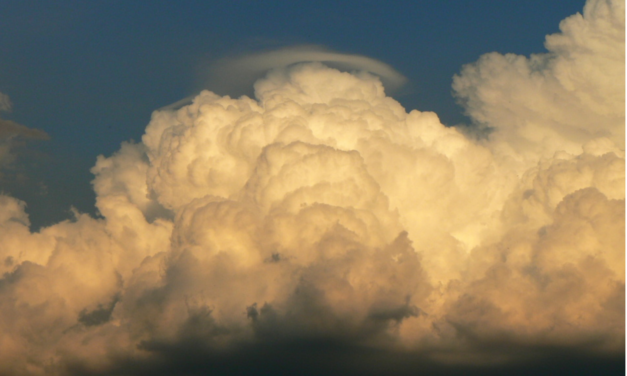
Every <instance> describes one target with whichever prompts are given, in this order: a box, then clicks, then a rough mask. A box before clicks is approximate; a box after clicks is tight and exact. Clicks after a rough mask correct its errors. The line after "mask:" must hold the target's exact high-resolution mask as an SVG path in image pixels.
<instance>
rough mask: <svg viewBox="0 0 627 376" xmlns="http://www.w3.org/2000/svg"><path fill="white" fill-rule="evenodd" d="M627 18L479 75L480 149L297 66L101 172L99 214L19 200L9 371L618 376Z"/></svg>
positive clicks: (367, 88) (1, 208)
mask: <svg viewBox="0 0 627 376" xmlns="http://www.w3.org/2000/svg"><path fill="white" fill-rule="evenodd" d="M624 14H625V11H624V3H623V2H622V1H598V0H590V1H588V3H587V4H586V7H585V8H584V11H583V15H580V14H577V15H574V16H571V17H569V18H567V19H566V20H564V21H563V22H562V23H561V25H560V28H561V33H558V34H555V35H551V36H548V37H547V42H546V46H547V49H548V51H549V52H548V53H545V54H538V55H532V56H531V57H529V58H527V57H522V56H515V55H500V54H497V53H491V54H488V55H485V56H483V57H482V58H480V59H479V61H477V62H476V63H474V64H470V65H468V66H465V67H463V68H462V70H461V73H460V74H459V75H458V76H456V77H455V78H454V83H453V88H454V90H455V92H456V96H457V97H458V99H459V100H460V102H461V103H462V104H463V105H464V106H465V108H466V110H467V112H468V114H469V116H471V117H472V119H473V121H474V122H475V123H474V125H473V126H472V127H469V128H468V129H464V130H460V129H457V128H450V127H445V126H444V125H442V124H441V123H440V121H439V119H438V116H437V115H436V114H435V113H431V112H420V111H418V110H412V111H409V112H407V110H406V109H404V108H403V107H402V106H401V105H400V104H399V103H398V102H397V101H396V100H394V99H393V98H391V97H389V96H387V95H386V89H387V88H388V86H389V83H388V86H385V84H386V83H385V81H386V80H387V81H390V82H392V84H394V83H397V84H400V83H402V81H403V78H402V76H400V75H398V74H397V73H396V72H395V71H394V70H392V69H391V68H389V67H388V66H386V65H384V64H383V63H379V62H376V61H374V60H372V59H367V58H363V57H355V56H347V55H341V54H335V53H333V54H331V53H328V52H323V51H318V52H315V53H313V52H306V53H305V52H302V53H301V54H300V55H298V54H297V55H298V56H297V58H294V59H292V58H285V57H284V55H283V54H284V53H285V51H279V52H277V53H276V54H274V55H272V54H270V55H264V56H265V57H263V58H262V57H256V58H250V59H246V60H245V65H247V66H248V65H250V66H251V67H254V68H255V69H256V70H258V71H259V72H261V71H264V72H266V71H267V73H266V74H265V76H264V77H263V78H261V79H259V80H257V81H256V82H255V83H254V91H255V94H254V98H251V97H248V96H241V97H239V98H232V97H229V96H222V95H218V94H215V93H214V92H211V91H208V90H206V91H202V92H201V93H200V94H198V95H197V96H196V97H194V98H193V99H192V100H191V103H189V104H187V105H181V106H175V107H168V108H163V109H160V110H157V111H155V112H154V113H153V114H152V118H151V120H150V122H149V124H148V126H147V127H146V130H145V133H144V135H143V137H142V139H141V142H138V143H134V142H125V143H123V144H122V146H121V148H120V149H119V150H118V151H117V152H116V153H114V154H113V155H112V156H109V157H105V156H99V157H98V160H97V162H96V165H95V166H94V167H93V169H92V172H93V173H94V175H95V179H94V181H93V186H94V190H95V192H96V197H97V201H96V206H97V208H98V211H99V213H100V214H101V217H100V218H93V217H91V216H89V215H87V214H81V213H78V212H77V213H76V218H75V220H72V221H64V222H61V223H58V224H55V225H52V226H49V227H45V228H42V229H41V230H40V231H38V232H31V231H30V230H29V227H28V216H27V215H26V213H25V203H24V202H21V201H19V200H17V199H15V198H12V197H10V196H7V195H3V196H0V244H1V246H0V273H3V274H2V278H1V279H0V332H2V333H3V335H2V337H0V374H7V375H8V374H11V375H45V374H59V375H71V374H76V375H90V374H91V375H144V374H146V375H148V374H150V375H155V374H156V375H159V374H164V375H165V374H178V375H181V374H189V375H197V374H207V373H216V374H269V373H273V374H295V373H298V374H321V373H322V372H327V373H337V374H363V375H375V374H415V373H416V372H424V373H426V374H434V373H440V374H451V375H453V374H473V373H475V374H487V375H489V374H501V373H503V372H508V373H511V374H516V372H519V373H518V374H528V373H535V374H543V373H544V374H552V373H554V371H555V370H556V369H559V370H560V372H563V371H565V370H566V371H567V372H572V373H573V374H577V372H583V373H585V372H588V371H593V370H594V371H603V372H604V371H607V372H614V371H616V370H618V371H621V370H622V369H623V363H622V359H623V358H622V356H623V353H624V323H625V316H624V315H625V312H624V309H625V300H624V297H625V259H624V257H625V256H624V249H625V248H624V247H625V231H624V230H625V211H624V210H625V203H624V199H625V158H624V138H625V134H624V116H625V114H624ZM288 55H289V56H294V55H293V54H291V53H290V54H288ZM364 59H365V60H364ZM323 61H336V62H344V63H349V64H351V69H354V70H356V72H352V73H351V72H344V71H341V70H338V69H336V68H337V67H329V66H328V65H325V64H324V63H323ZM270 68H272V69H270ZM268 70H269V71H268ZM392 86H393V85H392ZM1 99H2V98H1V97H0V100H1ZM2 103H4V102H2ZM0 130H1V128H0ZM478 135H480V136H478ZM604 367H605V368H604ZM608 367H609V368H608Z"/></svg>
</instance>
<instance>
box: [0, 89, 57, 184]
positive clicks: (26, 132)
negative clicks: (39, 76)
mask: <svg viewBox="0 0 627 376" xmlns="http://www.w3.org/2000/svg"><path fill="white" fill-rule="evenodd" d="M12 106H13V105H12V103H11V100H10V98H9V96H8V95H6V94H3V93H0V112H3V111H4V112H10V111H11V109H12ZM49 138H50V136H48V134H47V133H46V132H44V131H42V130H40V129H33V128H28V127H27V126H24V125H22V124H18V123H16V122H14V121H12V120H5V119H1V118H0V181H1V182H3V184H4V185H5V186H10V185H13V184H14V183H15V182H16V181H18V180H22V181H23V180H25V179H26V176H25V175H24V174H23V173H22V170H23V169H22V167H21V166H20V165H19V163H18V159H19V158H20V157H23V156H25V155H28V154H29V150H28V149H25V148H24V146H25V145H26V143H27V142H28V141H32V140H48V139H49ZM7 175H8V176H7ZM22 183H23V182H22ZM5 189H6V188H5Z"/></svg>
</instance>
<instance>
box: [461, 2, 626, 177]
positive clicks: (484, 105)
mask: <svg viewBox="0 0 627 376" xmlns="http://www.w3.org/2000/svg"><path fill="white" fill-rule="evenodd" d="M560 29H561V31H562V32H561V33H558V34H554V35H549V36H547V39H546V43H545V46H546V48H547V50H548V51H549V52H548V53H545V54H536V55H532V56H531V57H530V58H526V57H524V56H518V55H514V54H506V55H501V54H498V53H490V54H486V55H484V56H482V57H481V58H480V59H479V61H478V62H477V63H474V64H470V65H468V66H465V67H464V69H463V70H462V72H461V74H460V75H458V76H455V78H454V81H453V89H454V90H455V92H456V95H457V97H458V98H459V99H460V101H461V102H462V103H463V104H464V106H465V107H466V110H467V112H468V114H469V115H470V116H471V117H472V118H473V119H474V120H475V121H476V122H477V123H479V124H481V125H484V126H487V127H489V128H493V129H494V132H493V134H492V135H491V137H492V139H493V146H492V147H493V148H495V149H496V150H499V151H500V152H501V153H504V154H506V155H511V154H512V153H514V155H517V156H514V158H516V159H521V158H522V159H523V160H525V159H530V161H529V162H530V163H531V164H533V163H534V160H535V158H536V157H535V156H536V155H537V154H540V155H543V156H546V157H550V156H552V154H553V153H555V152H556V151H560V150H564V151H567V152H570V153H579V152H580V147H581V145H582V144H584V143H585V142H587V141H588V140H591V139H594V138H599V137H607V138H609V139H611V140H612V142H614V143H615V144H616V145H618V146H619V147H621V148H624V138H625V131H624V124H625V115H624V105H625V87H624V80H622V79H621V77H624V76H625V65H624V57H625V3H624V1H620V0H617V1H612V0H594V1H592V0H591V1H588V2H587V3H586V6H585V7H584V10H583V15H581V14H576V15H573V16H571V17H568V18H566V19H565V20H564V21H562V22H561V24H560ZM530 163H526V164H524V168H528V167H530Z"/></svg>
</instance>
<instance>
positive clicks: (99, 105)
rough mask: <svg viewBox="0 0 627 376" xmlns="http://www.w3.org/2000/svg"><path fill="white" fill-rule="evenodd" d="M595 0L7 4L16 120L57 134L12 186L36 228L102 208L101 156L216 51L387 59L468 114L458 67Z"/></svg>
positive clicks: (447, 114)
mask: <svg viewBox="0 0 627 376" xmlns="http://www.w3.org/2000/svg"><path fill="white" fill-rule="evenodd" d="M583 4H584V1H535V0H534V1H514V2H507V3H505V2H490V1H485V2H475V1H473V2H470V1H455V2H446V3H443V2H431V1H418V2H416V1H412V2H402V1H399V2H394V4H392V5H390V4H387V3H383V2H365V3H364V2H351V1H343V2H335V1H318V2H315V3H306V4H301V3H293V4H292V3H288V2H270V3H268V2H255V1H236V2H216V1H206V2H200V1H185V2H167V1H164V2H144V1H123V2H122V1H119V2H116V1H90V2H81V1H54V2H53V1H4V2H2V3H1V4H0V14H1V16H0V17H2V22H0V34H1V35H3V37H2V38H0V49H1V50H2V51H3V56H2V59H1V61H0V92H2V93H4V94H6V95H8V96H9V97H10V99H11V102H12V103H13V106H12V107H13V108H12V111H11V112H10V113H8V114H4V118H6V119H10V120H14V121H15V122H17V123H19V124H23V125H25V126H28V127H30V128H36V129H41V130H43V131H45V132H46V133H47V134H48V135H49V137H50V139H49V140H48V141H45V142H38V143H37V144H36V146H35V150H36V152H37V155H30V154H33V153H29V155H27V156H24V157H22V159H20V160H19V161H17V162H18V163H19V164H20V168H22V169H28V170H29V171H30V172H29V173H28V174H25V175H28V176H29V177H30V180H29V184H27V185H23V184H22V185H16V184H15V183H14V182H6V181H5V182H4V184H3V185H5V187H4V190H5V191H8V192H10V193H11V194H13V195H16V196H17V197H19V198H21V199H23V200H26V201H27V202H29V203H30V205H29V208H28V212H29V213H30V215H31V222H32V223H33V226H34V227H35V228H39V227H40V226H42V225H50V224H52V223H55V222H57V221H59V220H61V219H66V218H70V217H71V213H70V212H69V208H70V206H73V207H75V208H77V209H78V210H80V211H81V212H86V213H92V214H93V213H95V211H94V200H95V198H94V195H93V190H92V188H91V185H90V181H91V180H92V179H93V175H92V174H91V173H90V172H89V169H90V168H91V167H92V166H93V164H94V162H95V158H96V156H97V155H100V154H103V155H110V154H111V153H113V152H114V151H115V150H117V149H118V148H119V146H120V143H121V142H122V141H126V140H129V139H134V140H139V139H140V137H141V135H142V134H143V131H144V128H145V127H146V125H147V124H148V121H149V120H150V114H151V113H152V111H154V110H156V109H158V108H161V107H163V106H166V105H169V104H171V103H174V102H177V101H179V100H180V99H182V98H185V97H188V96H190V95H193V94H195V93H197V92H198V91H199V90H200V89H210V90H216V89H214V88H213V87H209V86H207V80H206V78H207V72H208V71H209V67H210V66H211V64H212V63H213V62H215V61H216V60H219V59H222V58H225V57H228V56H237V55H241V54H246V53H252V52H255V51H260V50H269V49H276V48H281V47H287V46H295V45H317V46H323V47H326V48H328V49H330V50H333V51H337V52H341V53H348V54H357V55H363V56H367V57H371V58H374V59H377V60H380V61H382V62H384V63H387V64H389V65H390V66H392V67H393V68H394V69H396V70H397V71H398V72H400V73H401V74H403V75H405V76H406V77H407V79H408V82H407V85H406V86H405V87H404V88H403V90H401V91H400V92H398V93H396V94H395V96H394V97H395V98H396V99H397V100H399V101H400V103H401V104H402V105H403V106H404V107H405V108H406V109H408V110H411V109H419V110H421V111H434V112H436V113H437V114H438V116H439V117H440V119H441V121H442V122H443V123H444V124H446V125H455V124H459V123H468V122H469V119H468V118H466V117H465V116H464V110H463V108H462V107H460V106H458V105H457V104H456V101H455V98H454V97H453V96H452V90H451V82H452V77H453V75H455V74H457V73H459V71H460V69H461V67H462V66H463V65H464V64H468V63H472V62H473V61H475V60H477V59H478V58H479V56H481V55H482V54H485V53H488V52H493V51H498V52H501V53H517V54H522V55H529V54H531V53H540V52H545V51H546V50H545V48H544V45H543V44H544V37H545V35H547V34H550V33H554V32H556V31H558V30H559V28H558V27H559V22H560V21H561V20H562V19H564V18H565V17H567V16H569V15H571V14H575V13H577V12H581V10H582V8H583ZM251 86H252V85H249V88H248V89H247V90H248V91H244V93H246V94H249V95H250V94H252V90H251V89H250V87H251ZM242 93H243V92H241V90H240V92H238V91H235V92H233V93H230V92H225V93H220V92H218V94H231V95H241V94H242ZM42 208H45V209H43V210H42Z"/></svg>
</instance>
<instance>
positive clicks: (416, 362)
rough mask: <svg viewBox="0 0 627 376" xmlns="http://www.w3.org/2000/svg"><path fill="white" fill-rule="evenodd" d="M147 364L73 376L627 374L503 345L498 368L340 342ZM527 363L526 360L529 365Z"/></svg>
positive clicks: (193, 350)
mask: <svg viewBox="0 0 627 376" xmlns="http://www.w3.org/2000/svg"><path fill="white" fill-rule="evenodd" d="M149 347H150V349H149V351H150V352H151V353H152V354H151V355H150V356H149V357H148V358H145V359H143V360H137V359H130V358H125V357H123V356H122V357H119V358H118V359H117V361H115V365H114V366H112V367H110V368H108V369H105V370H94V369H88V368H87V367H85V366H82V365H81V364H72V365H70V366H69V367H68V371H69V373H70V374H72V375H85V376H114V375H115V376H144V375H146V376H148V375H155V376H160V375H163V376H165V375H180V376H192V375H193V376H200V375H225V376H227V375H228V376H232V375H233V376H234V375H290V376H291V375H303V376H306V375H363V376H378V375H398V376H401V375H402V376H405V375H407V376H409V375H444V376H458V375H460V376H461V375H484V376H497V375H508V376H518V375H520V376H523V375H546V376H549V375H551V376H552V375H574V376H576V375H624V374H625V356H624V354H613V355H607V354H606V355H591V354H590V351H589V349H587V350H588V351H586V349H579V348H558V347H533V348H530V347H526V346H510V345H503V346H502V347H503V349H502V350H501V351H500V352H499V354H498V355H499V356H503V355H506V356H510V357H512V356H514V357H516V358H517V359H519V360H517V361H509V362H507V363H497V364H486V363H485V362H484V363H483V364H476V363H475V364H470V365H469V364H467V363H466V364H462V363H460V362H455V363H453V362H450V363H446V362H438V361H434V360H433V359H432V356H431V355H433V353H431V354H426V353H412V352H394V351H385V350H380V349H372V348H367V347H361V346H355V345H351V344H346V343H342V342H339V341H336V340H325V339H319V340H308V341H292V342H283V343H274V344H267V343H265V344H264V343H260V344H255V345H248V346H244V347H241V348H239V349H238V350H236V351H230V352H224V351H222V352H216V351H211V350H208V349H207V348H206V347H204V346H203V345H202V344H200V343H197V342H195V341H190V342H187V343H179V344H176V345H158V344H153V345H151V346H149ZM523 359H525V360H523Z"/></svg>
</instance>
